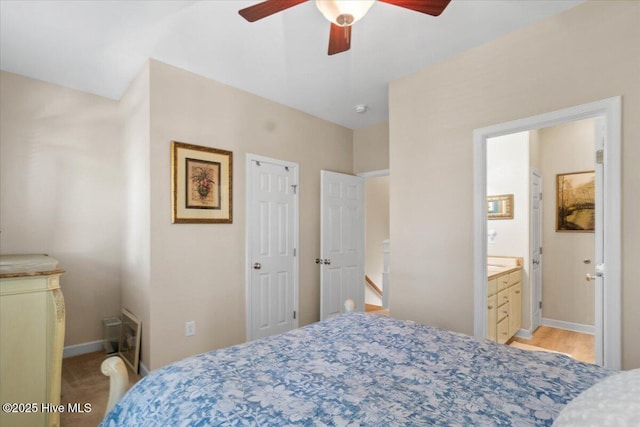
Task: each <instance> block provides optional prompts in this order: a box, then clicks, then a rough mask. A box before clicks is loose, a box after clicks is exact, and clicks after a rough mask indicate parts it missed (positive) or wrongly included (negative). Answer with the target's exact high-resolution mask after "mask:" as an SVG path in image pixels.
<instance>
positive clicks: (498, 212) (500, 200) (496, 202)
mask: <svg viewBox="0 0 640 427" xmlns="http://www.w3.org/2000/svg"><path fill="white" fill-rule="evenodd" d="M487 219H513V194H501V195H498V196H487Z"/></svg>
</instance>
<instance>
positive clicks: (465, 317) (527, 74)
mask: <svg viewBox="0 0 640 427" xmlns="http://www.w3.org/2000/svg"><path fill="white" fill-rule="evenodd" d="M639 19H640V2H635V1H630V2H623V1H620V2H598V1H591V2H586V3H584V4H581V5H579V6H576V7H575V8H573V9H570V10H568V11H566V12H564V13H561V14H559V15H556V16H554V17H551V18H548V19H546V20H543V21H540V22H538V23H536V24H534V25H532V26H530V27H528V28H525V29H523V30H520V31H517V32H514V33H512V34H510V35H507V36H504V37H502V38H500V39H497V40H495V41H493V42H490V43H488V44H486V45H483V46H479V47H477V48H474V49H472V50H470V51H467V52H465V53H463V54H461V55H458V56H456V57H454V58H451V59H449V60H447V61H445V62H442V63H440V64H437V65H434V66H432V67H429V68H426V69H424V70H422V71H420V72H418V73H416V74H414V75H411V76H409V77H407V78H405V79H402V80H399V81H397V82H394V83H392V84H391V87H390V121H389V123H390V159H391V173H392V176H393V179H392V180H391V190H390V194H391V213H390V215H391V240H392V250H393V257H392V259H391V272H392V273H391V274H392V277H391V281H392V283H393V287H394V290H393V292H392V294H391V302H390V305H391V307H392V313H393V315H394V316H396V317H400V318H407V319H414V320H417V321H420V322H425V323H429V324H434V325H438V326H444V327H447V328H450V329H453V330H456V331H460V332H464V333H468V334H471V333H473V238H474V234H473V142H472V141H473V139H472V135H473V130H474V129H478V128H482V127H486V126H489V125H492V124H496V123H503V122H507V121H510V120H515V119H519V118H522V117H529V116H534V115H537V114H541V113H544V112H548V111H553V110H558V109H561V108H565V107H570V106H574V105H579V104H584V103H587V102H591V101H596V100H600V99H604V98H608V97H612V96H617V95H621V96H622V97H623V107H622V109H623V111H622V138H623V141H622V152H623V159H622V162H623V165H622V181H623V182H622V191H623V195H622V196H623V203H622V221H623V223H622V227H623V233H622V239H623V241H622V257H623V259H622V266H623V271H622V282H623V283H622V293H623V294H622V307H623V312H622V313H621V315H622V339H623V349H622V353H623V360H622V364H623V367H624V368H627V369H628V368H637V367H640V335H638V333H637V331H638V330H640V312H639V311H638V310H637V309H636V307H635V306H636V303H637V301H640V284H639V282H638V280H637V277H640V263H638V262H637V260H638V259H640V238H638V237H639V236H640V222H638V221H637V220H636V219H635V218H638V217H640V198H639V197H637V188H639V187H640V174H639V173H638V168H637V167H636V165H637V164H640V145H639V144H638V143H637V142H638V140H640V122H638V120H637V117H640V85H639V84H638V76H639V75H640V44H638V42H637V40H639V39H640V25H638V22H639ZM594 28H597V29H598V30H597V31H594ZM434 206H435V207H437V209H434Z"/></svg>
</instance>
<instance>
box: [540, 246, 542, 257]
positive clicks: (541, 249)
mask: <svg viewBox="0 0 640 427" xmlns="http://www.w3.org/2000/svg"><path fill="white" fill-rule="evenodd" d="M540 255H542V246H540Z"/></svg>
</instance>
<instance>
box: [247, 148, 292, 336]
mask: <svg viewBox="0 0 640 427" xmlns="http://www.w3.org/2000/svg"><path fill="white" fill-rule="evenodd" d="M253 161H257V162H265V163H275V164H279V165H282V166H283V167H285V166H287V167H289V168H291V169H292V171H293V176H294V180H295V182H296V184H299V183H300V180H299V167H298V164H297V163H293V162H288V161H285V160H279V159H273V158H270V157H265V156H259V155H257V154H251V153H247V155H246V162H245V181H246V188H247V191H246V199H245V223H246V224H245V309H244V310H245V323H246V324H245V331H246V339H247V341H251V340H252V339H253V338H252V337H251V325H252V318H251V316H252V311H251V269H252V260H251V221H250V220H249V218H250V212H249V209H250V208H251V203H250V201H251V198H252V195H253V188H252V180H251V162H253ZM297 192H298V194H300V187H299V186H298V187H297ZM299 200H300V198H299V197H296V198H295V200H294V207H293V210H294V226H293V233H294V235H293V242H294V247H295V248H297V249H299V248H300V244H299V243H300V242H299V228H300V204H299ZM299 259H300V257H299V251H298V254H296V256H295V257H294V260H293V289H294V296H293V307H294V310H295V311H296V313H297V315H296V317H295V319H294V321H293V322H294V328H297V327H298V320H299V319H300V310H299V304H298V299H299V298H298V295H299V282H300V281H299V271H300V269H299V265H298V264H299Z"/></svg>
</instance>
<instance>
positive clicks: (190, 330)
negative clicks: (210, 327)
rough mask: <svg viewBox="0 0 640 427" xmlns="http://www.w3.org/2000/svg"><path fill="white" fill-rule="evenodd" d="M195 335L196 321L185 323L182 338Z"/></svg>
mask: <svg viewBox="0 0 640 427" xmlns="http://www.w3.org/2000/svg"><path fill="white" fill-rule="evenodd" d="M195 334H196V321H195V320H192V321H190V322H185V324H184V336H185V337H192V336H194V335H195Z"/></svg>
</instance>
